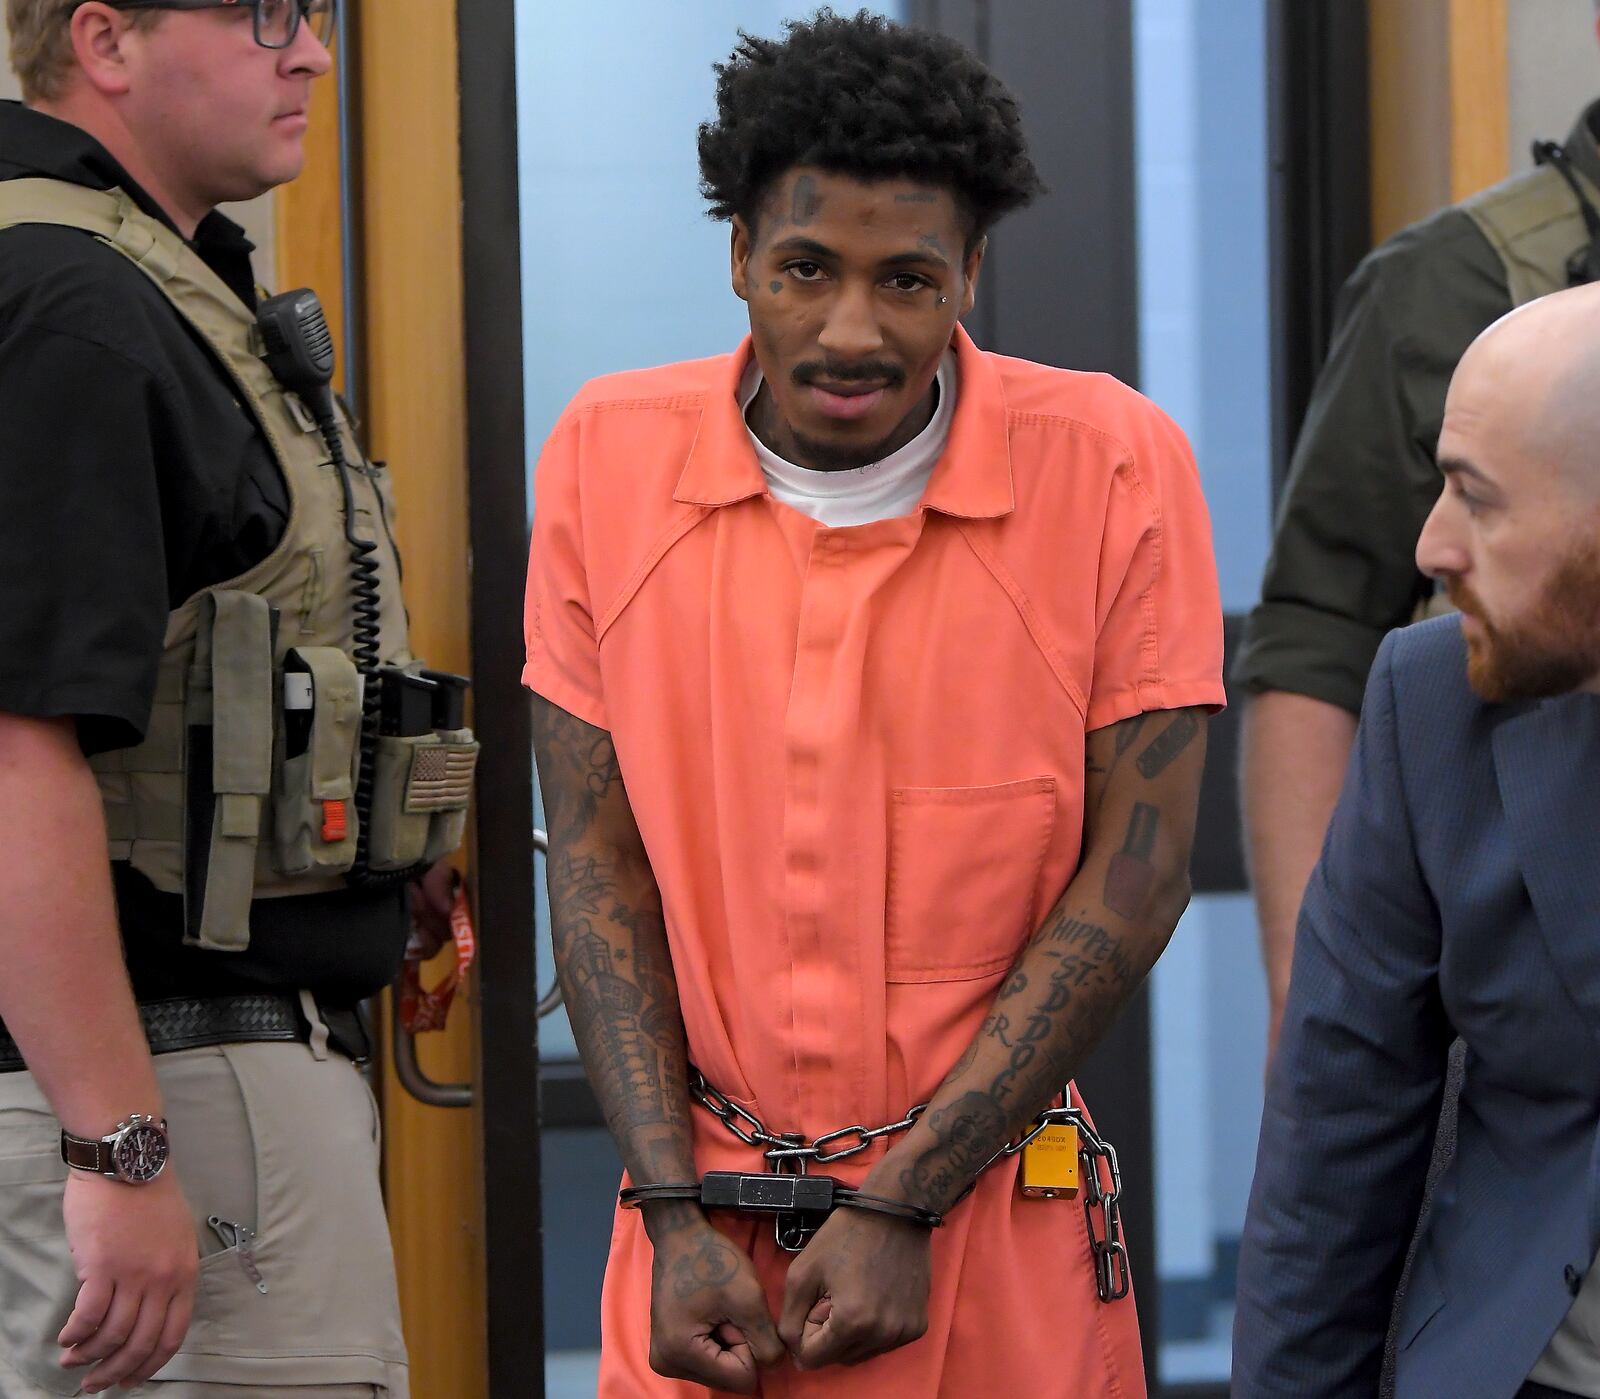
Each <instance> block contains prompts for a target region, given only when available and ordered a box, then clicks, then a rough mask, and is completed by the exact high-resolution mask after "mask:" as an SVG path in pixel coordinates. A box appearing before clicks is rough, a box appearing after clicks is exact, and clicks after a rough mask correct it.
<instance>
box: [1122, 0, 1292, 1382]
mask: <svg viewBox="0 0 1600 1399" xmlns="http://www.w3.org/2000/svg"><path fill="white" fill-rule="evenodd" d="M1134 70H1135V82H1136V121H1137V131H1136V161H1137V172H1136V174H1137V191H1138V201H1139V202H1138V212H1139V271H1140V287H1139V292H1140V303H1141V304H1140V357H1141V363H1142V371H1141V378H1142V381H1143V382H1142V387H1143V389H1144V391H1145V392H1146V393H1147V394H1149V395H1150V396H1151V397H1152V398H1153V399H1155V401H1156V402H1157V403H1159V404H1160V405H1161V406H1162V407H1163V408H1165V409H1166V410H1167V411H1168V412H1169V413H1171V414H1172V416H1173V417H1174V418H1175V419H1176V420H1177V421H1178V423H1179V424H1181V425H1182V427H1183V428H1184V430H1185V431H1186V432H1187V433H1188V435H1189V438H1190V441H1191V442H1192V444H1193V446H1194V450H1195V456H1196V459H1197V460H1198V462H1199V465H1200V474H1201V478H1202V480H1203V482H1204V485H1205V491H1206V498H1207V501H1208V503H1209V505H1210V508H1211V515H1212V528H1213V533H1214V538H1215V542H1216V550H1217V565H1218V572H1219V575H1220V580H1221V585H1222V603H1223V608H1224V610H1226V611H1229V612H1242V611H1246V610H1248V609H1249V608H1250V607H1251V606H1252V605H1253V604H1254V602H1255V600H1256V597H1257V595H1258V591H1259V588H1260V583H1261V573H1262V569H1263V567H1264V565H1265V562H1266V554H1267V547H1268V542H1269V531H1270V481H1271V471H1270V452H1271V436H1270V433H1271V364H1270V339H1269V336H1270V309H1269V288H1268V266H1269V259H1268V223H1267V173H1268V172H1267V107H1266V93H1267V82H1266V77H1267V74H1266V6H1265V3H1264V0H1230V2H1229V3H1228V4H1225V5H1218V4H1209V3H1205V0H1135V4H1134ZM1152 996H1153V999H1152V1006H1151V1014H1152V1019H1151V1025H1152V1039H1153V1047H1152V1056H1153V1077H1154V1083H1153V1093H1154V1101H1153V1111H1154V1119H1155V1135H1156V1162H1155V1170H1156V1271H1157V1279H1156V1281H1157V1287H1158V1290H1159V1295H1160V1326H1161V1334H1160V1337H1159V1345H1158V1355H1159V1371H1160V1379H1161V1382H1162V1383H1163V1384H1169V1385H1171V1384H1204V1383H1217V1382H1226V1380H1227V1379H1228V1374H1229V1369H1230V1333H1231V1330H1232V1322H1233V1318H1232V1303H1233V1280H1234V1272H1235V1262H1236V1259H1237V1256H1238V1242H1239V1235H1240V1232H1241V1229H1242V1226H1243V1223H1244V1211H1245V1204H1246V1201H1247V1199H1248V1195H1249V1186H1250V1178H1251V1174H1252V1172H1253V1170H1254V1166H1255V1145H1256V1136H1257V1132H1258V1130H1259V1126H1260V1118H1261V1075H1262V1066H1263V1061H1264V1058H1265V1052H1266V1023H1267V1008H1266V990H1265V986H1264V983H1263V979H1262V975H1261V970H1260V958H1259V953H1258V951H1257V932H1256V922H1255V913H1254V907H1253V905H1252V903H1251V901H1250V898H1249V896H1248V895H1246V894H1234V895H1216V896H1209V897H1203V898H1197V899H1196V900H1195V901H1194V904H1193V905H1192V907H1191V908H1190V909H1189V911H1188V913H1187V914H1186V915H1185V916H1184V919H1183V921H1182V923H1180V924H1179V927H1178V931H1177V933H1176V935H1175V936H1174V937H1173V940H1172V943H1171V945H1170V946H1169V947H1168V949H1167V952H1166V954H1165V955H1164V956H1163V957H1162V959H1161V961H1160V962H1159V963H1158V964H1157V966H1156V970H1155V973H1154V975H1153V978H1152Z"/></svg>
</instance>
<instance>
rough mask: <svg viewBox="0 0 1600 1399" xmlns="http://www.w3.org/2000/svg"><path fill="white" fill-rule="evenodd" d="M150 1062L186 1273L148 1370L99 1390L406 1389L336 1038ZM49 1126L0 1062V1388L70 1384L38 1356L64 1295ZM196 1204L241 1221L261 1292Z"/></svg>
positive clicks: (385, 1255)
mask: <svg viewBox="0 0 1600 1399" xmlns="http://www.w3.org/2000/svg"><path fill="white" fill-rule="evenodd" d="M319 1055H320V1057H319ZM155 1062H156V1071H157V1076H158V1077H159V1079H160V1082H161V1091H162V1096H163V1098H164V1100H165V1103H166V1111H167V1124H168V1128H169V1130H170V1132H171V1136H172V1167H171V1169H173V1170H175V1171H176V1172H177V1174H178V1180H179V1183H180V1184H181V1185H182V1187H183V1192H184V1195H185V1197H186V1198H187V1199H188V1201H189V1207H190V1209H191V1210H192V1211H193V1213H194V1216H195V1230H196V1233H197V1235H198V1236H199V1240H200V1253H201V1260H200V1281H199V1286H198V1291H197V1294H196V1299H195V1315H194V1321H193V1323H192V1324H191V1326H190V1328H189V1334H188V1336H187V1337H186V1338H185V1340H184V1343H183V1348H182V1349H181V1350H180V1351H179V1352H178V1353H177V1355H175V1356H174V1357H173V1358H172V1360H171V1361H169V1362H168V1364H167V1365H166V1366H165V1367H164V1368H163V1369H162V1371H161V1373H160V1375H159V1376H158V1377H157V1378H156V1379H154V1380H151V1381H149V1382H148V1383H147V1384H145V1385H142V1386H141V1387H140V1388H139V1389H137V1390H134V1391H124V1390H118V1391H117V1393H119V1394H120V1393H132V1394H136V1395H140V1396H148V1399H230V1396H237V1395H241V1394H249V1395H255V1396H261V1399H267V1397H268V1396H274V1395H278V1394H280V1393H282V1394H283V1395H284V1396H285V1399H291V1396H292V1399H366V1397H367V1396H378V1397H379V1399H406V1397H407V1395H408V1387H407V1378H406V1376H407V1370H406V1358H405V1345H404V1342H403V1340H402V1338H401V1334H400V1315H399V1303H398V1299H397V1296H396V1291H395V1275H394V1255H393V1252H392V1250H391V1248H390V1243H389V1231H388V1223H387V1220H386V1219H385V1217H384V1212H383V1200H382V1197H381V1195H380V1192H379V1177H378V1115H377V1107H376V1104H375V1103H374V1102H373V1099H372V1095H371V1093H370V1092H369V1091H368V1089H367V1086H366V1083H365V1081H364V1080H363V1079H362V1077H361V1075H360V1073H359V1072H358V1071H357V1070H356V1068H355V1067H354V1065H352V1064H351V1063H350V1061H349V1060H348V1059H346V1058H344V1056H342V1055H341V1054H339V1053H338V1052H337V1051H334V1052H324V1051H321V1050H318V1051H315V1052H314V1051H313V1050H312V1049H311V1048H310V1047H308V1046H306V1045H302V1044H238V1045H224V1046H222V1047H220V1048H211V1049H195V1050H185V1051H181V1052H179V1053H176V1054H163V1055H160V1056H158V1057H157V1059H156V1061H155ZM108 1125H109V1124H108ZM59 1130H60V1129H59V1124H58V1123H57V1122H56V1119H55V1117H54V1116H53V1115H52V1113H51V1112H50V1109H49V1106H48V1105H47V1104H46V1102H45V1100H44V1097H43V1095H42V1094H41V1093H40V1092H39V1089H38V1087H37V1085H36V1084H35V1082H34V1080H33V1076H32V1075H31V1074H29V1073H26V1072H19V1073H9V1074H0V1399H45V1396H52V1395H72V1394H76V1393H78V1383H79V1380H80V1378H81V1372H71V1371H66V1370H63V1369H62V1368H61V1367H60V1366H59V1365H58V1364H57V1363H56V1356H57V1354H58V1347H57V1346H56V1344H55V1335H56V1333H57V1332H58V1331H59V1330H60V1329H61V1327H62V1326H63V1325H64V1324H65V1322H66V1319H67V1316H68V1315H69V1314H70V1312H71V1310H72V1305H73V1301H74V1299H75V1298H76V1295H77V1291H78V1281H77V1278H76V1276H75V1275H74V1272H73V1268H72V1261H71V1258H70V1256H69V1253H68V1250H67V1244H66V1239H65V1233H64V1229H63V1225H62V1220H61V1190H62V1183H63V1181H64V1179H65V1176H66V1167H65V1166H64V1165H63V1164H62V1162H61V1151H60V1138H59ZM129 1188H130V1189H132V1188H134V1187H129ZM212 1217H216V1218H218V1219H220V1220H226V1221H229V1222H232V1223H235V1224H242V1225H244V1226H246V1227H247V1228H249V1229H253V1230H254V1231H255V1234H256V1238H255V1240H254V1242H253V1262H254V1265H255V1270H256V1272H257V1273H259V1275H260V1280H261V1282H262V1283H263V1284H264V1285H265V1287H266V1291H265V1292H262V1291H260V1290H259V1289H258V1285H257V1282H256V1280H255V1278H254V1277H252V1276H251V1274H250V1272H249V1269H248V1267H247V1262H246V1260H245V1259H243V1258H241V1257H240V1254H239V1250H238V1249H237V1248H227V1247H224V1242H223V1239H222V1237H221V1236H220V1235H219V1233H218V1231H217V1230H216V1229H214V1228H213V1227H211V1225H210V1224H209V1222H208V1221H209V1220H210V1219H211V1218H212ZM224 1232H226V1231H224Z"/></svg>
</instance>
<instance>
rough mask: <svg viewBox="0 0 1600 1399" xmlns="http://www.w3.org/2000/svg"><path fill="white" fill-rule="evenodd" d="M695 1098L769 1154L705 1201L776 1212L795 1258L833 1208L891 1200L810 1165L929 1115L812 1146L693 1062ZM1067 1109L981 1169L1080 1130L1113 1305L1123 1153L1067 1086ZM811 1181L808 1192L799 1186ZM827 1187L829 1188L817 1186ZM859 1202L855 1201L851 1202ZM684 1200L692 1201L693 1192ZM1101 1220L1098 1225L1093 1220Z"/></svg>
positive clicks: (717, 1183)
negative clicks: (758, 1168) (1047, 1136)
mask: <svg viewBox="0 0 1600 1399" xmlns="http://www.w3.org/2000/svg"><path fill="white" fill-rule="evenodd" d="M689 1094H690V1096H691V1097H692V1098H693V1099H694V1100H695V1102H696V1103H698V1104H699V1105H700V1106H701V1107H702V1108H704V1109H705V1110H706V1111H707V1112H709V1113H710V1114H711V1115H712V1116H713V1117H715V1118H716V1119H717V1120H718V1121H719V1122H721V1123H722V1125H723V1126H724V1127H726V1128H727V1129H728V1130H729V1131H730V1132H732V1133H733V1135H734V1136H736V1137H737V1138H738V1139H739V1140H740V1141H742V1142H743V1143H744V1144H745V1145H746V1146H758V1147H761V1148H763V1151H762V1155H763V1157H764V1158H765V1160H766V1162H767V1167H768V1174H765V1175H763V1174H752V1175H742V1174H740V1173H738V1172H730V1171H713V1172H711V1174H709V1175H708V1176H707V1177H706V1178H705V1180H704V1182H702V1184H701V1186H700V1195H699V1199H700V1202H701V1204H702V1205H704V1206H705V1207H706V1208H708V1209H714V1208H728V1209H738V1210H743V1211H746V1212H758V1213H769V1212H770V1213H775V1214H776V1215H777V1219H776V1221H775V1226H774V1228H775V1233H776V1237H777V1241H778V1246H779V1247H780V1248H782V1249H785V1250H787V1251H788V1252H790V1253H798V1252H800V1250H801V1249H803V1248H804V1247H805V1246H806V1243H807V1241H808V1240H809V1239H810V1238H811V1236H812V1235H813V1234H815V1233H816V1232H817V1230H818V1229H820V1228H821V1227H822V1224H823V1222H824V1221H825V1220H826V1218H827V1216H828V1213H829V1212H830V1211H831V1210H832V1208H833V1206H834V1205H835V1204H846V1205H856V1206H857V1207H860V1208H875V1209H879V1210H880V1212H882V1213H890V1212H891V1211H888V1210H883V1209H881V1206H882V1205H884V1204H885V1203H887V1202H885V1201H882V1200H880V1199H879V1198H878V1197H876V1196H865V1197H862V1196H860V1192H857V1191H853V1190H851V1189H850V1187H848V1186H844V1185H841V1184H840V1183H839V1182H837V1181H835V1180H833V1178H832V1177H830V1176H822V1177H816V1176H808V1175H807V1167H808V1166H812V1165H817V1166H826V1165H830V1164H832V1163H833V1162H835V1161H843V1160H845V1159H847V1158H848V1157H851V1156H858V1155H860V1153H862V1152H863V1151H865V1150H866V1149H867V1148H868V1147H869V1146H871V1145H872V1143H873V1142H875V1141H878V1140H879V1139H880V1138H882V1137H888V1136H892V1135H894V1134H895V1133H897V1132H905V1131H908V1130H910V1128H911V1127H912V1126H913V1125H915V1123H916V1121H917V1119H918V1118H919V1117H921V1116H922V1114H923V1113H924V1112H926V1111H927V1110H928V1104H927V1103H918V1104H917V1105H916V1106H915V1107H914V1108H912V1109H910V1111H908V1112H907V1113H906V1115H905V1116H904V1117H902V1118H901V1119H900V1120H899V1121H898V1122H888V1123H885V1124H884V1125H883V1126H881V1127H864V1126H860V1125H855V1126H850V1127H841V1128H839V1129H838V1130H837V1131H834V1132H824V1133H823V1134H822V1135H821V1136H820V1137H813V1138H812V1139H811V1140H810V1141H807V1140H806V1139H805V1137H804V1136H803V1135H801V1134H800V1133H797V1132H773V1131H769V1130H768V1129H767V1128H766V1127H765V1126H764V1125H763V1124H762V1123H761V1121H760V1119H759V1118H757V1117H756V1116H755V1115H754V1114H753V1113H750V1112H747V1111H746V1110H745V1109H744V1108H742V1107H740V1106H739V1105H738V1104H737V1103H736V1102H734V1101H733V1100H732V1099H731V1098H729V1097H727V1096H726V1095H725V1094H723V1093H719V1092H718V1091H717V1090H716V1089H715V1088H714V1087H712V1086H711V1084H710V1083H708V1082H707V1081H706V1077H705V1075H704V1074H702V1073H701V1072H700V1070H699V1069H697V1068H695V1067H694V1066H693V1065H692V1064H691V1065H690V1066H689ZM1061 1104H1062V1105H1061V1106H1060V1107H1051V1108H1046V1109H1045V1110H1044V1111H1043V1112H1041V1113H1040V1114H1039V1115H1038V1117H1036V1118H1034V1120H1033V1123H1032V1125H1031V1126H1030V1127H1029V1128H1028V1130H1027V1131H1025V1132H1024V1133H1023V1134H1022V1135H1021V1136H1020V1137H1018V1138H1017V1139H1016V1140H1015V1141H1012V1142H1007V1143H1006V1144H1005V1145H1004V1146H1002V1147H1001V1148H1000V1150H999V1151H997V1152H995V1154H994V1155H993V1156H991V1157H990V1158H989V1159H988V1160H987V1161H985V1162H984V1163H983V1165H982V1166H980V1167H979V1168H978V1171H977V1175H982V1174H983V1172H984V1171H987V1170H988V1169H989V1167H991V1166H993V1165H994V1164H995V1163H996V1162H998V1161H1002V1160H1004V1159H1005V1158H1006V1157H1007V1156H1015V1155H1016V1154H1017V1153H1018V1152H1019V1151H1021V1150H1022V1149H1023V1147H1025V1146H1027V1144H1028V1143H1029V1142H1031V1141H1032V1140H1033V1139H1034V1138H1035V1137H1037V1136H1038V1135H1039V1134H1040V1133H1041V1132H1043V1131H1044V1130H1045V1129H1046V1128H1047V1127H1050V1126H1053V1125H1055V1124H1057V1123H1060V1124H1064V1125H1068V1126H1072V1127H1076V1128H1077V1129H1078V1142H1079V1147H1078V1155H1079V1158H1080V1162H1081V1166H1082V1181H1083V1185H1082V1190H1083V1212H1084V1217H1085V1219H1086V1220H1087V1221H1088V1226H1089V1247H1090V1249H1091V1251H1092V1253H1093V1256H1094V1271H1095V1287H1096V1290H1097V1291H1098V1292H1099V1294H1100V1300H1101V1301H1102V1302H1114V1301H1117V1300H1118V1299H1119V1298H1122V1297H1126V1296H1127V1295H1128V1248H1127V1245H1126V1244H1125V1243H1124V1241H1123V1237H1122V1210H1121V1206H1120V1204H1119V1201H1120V1200H1121V1198H1122V1171H1121V1169H1120V1168H1119V1166H1118V1164H1117V1151H1116V1148H1115V1147H1114V1146H1112V1145H1111V1143H1110V1142H1108V1141H1107V1140H1106V1139H1105V1138H1104V1137H1102V1136H1101V1135H1100V1134H1099V1133H1098V1132H1096V1131H1095V1129H1094V1128H1093V1127H1092V1126H1090V1125H1089V1120H1088V1118H1087V1117H1086V1116H1085V1115H1084V1113H1083V1111H1082V1110H1081V1109H1080V1108H1075V1107H1073V1106H1072V1097H1071V1094H1070V1093H1069V1091H1068V1090H1067V1089H1065V1088H1063V1089H1062V1090H1061ZM1101 1161H1104V1162H1105V1164H1106V1175H1107V1176H1108V1177H1109V1179H1110V1182H1111V1183H1110V1185H1109V1187H1108V1186H1106V1185H1105V1184H1104V1183H1103V1182H1102V1181H1101V1179H1100V1169H1099V1166H1100V1162H1101ZM774 1176H776V1177H778V1178H779V1179H784V1178H787V1179H789V1180H791V1181H793V1182H795V1183H794V1184H793V1185H791V1186H788V1187H787V1188H786V1187H784V1186H780V1185H777V1184H776V1183H775V1182H774V1180H773V1177H774ZM802 1180H804V1181H806V1182H807V1183H808V1185H807V1186H802V1185H800V1184H799V1182H800V1181H802ZM823 1182H826V1186H827V1188H819V1187H820V1186H821V1184H822V1183H823ZM976 1183H977V1181H976V1178H974V1180H973V1181H972V1182H971V1183H970V1184H968V1186H967V1188H966V1190H963V1191H962V1192H961V1195H960V1196H958V1197H957V1198H958V1199H961V1198H964V1197H965V1196H966V1194H967V1193H968V1192H969V1191H971V1190H972V1188H973V1186H974V1185H976ZM853 1197H854V1198H853ZM683 1198H689V1196H688V1194H687V1191H686V1190H685V1193H684V1195H683ZM625 1203H629V1202H627V1201H625ZM902 1208H908V1209H910V1210H911V1211H912V1213H911V1214H907V1215H906V1216H905V1217H907V1218H912V1217H913V1216H914V1215H915V1214H922V1215H928V1216H930V1217H929V1218H928V1219H924V1220H921V1221H920V1222H923V1223H934V1224H937V1223H938V1222H939V1216H938V1215H936V1214H931V1212H930V1211H925V1210H923V1211H918V1210H917V1209H916V1207H915V1206H910V1207H905V1206H903V1207H902ZM1097 1212H1098V1214H1099V1220H1098V1222H1097V1220H1096V1218H1095V1216H1096V1213H1097Z"/></svg>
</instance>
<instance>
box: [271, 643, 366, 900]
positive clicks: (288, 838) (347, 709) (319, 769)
mask: <svg viewBox="0 0 1600 1399" xmlns="http://www.w3.org/2000/svg"><path fill="white" fill-rule="evenodd" d="M280 682H281V683H280V685H279V697H278V702H279V706H280V708H279V723H278V752H277V764H276V771H275V773H274V774H273V785H272V828H273V854H274V864H275V865H276V867H277V869H278V872H279V873H280V874H286V875H298V874H307V873H316V874H319V875H338V874H345V873H348V871H349V870H350V868H351V866H352V865H354V864H355V859H356V837H357V834H358V823H357V816H356V804H355V791H356V771H357V764H358V762H359V759H360V752H361V677H360V675H359V674H358V673H357V671H356V667H355V662H354V661H352V660H351V659H350V657H349V656H347V655H345V653H344V652H343V651H341V650H339V649H338V648H337V647H334V646H302V647H299V648H298V649H291V650H290V651H289V652H288V653H287V654H286V655H285V656H284V660H283V670H282V674H281V677H280Z"/></svg>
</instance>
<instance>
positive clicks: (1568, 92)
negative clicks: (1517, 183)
mask: <svg viewBox="0 0 1600 1399" xmlns="http://www.w3.org/2000/svg"><path fill="white" fill-rule="evenodd" d="M1506 9H1507V12H1508V13H1507V21H1506V23H1507V30H1508V32H1507V43H1508V51H1509V60H1508V63H1507V87H1508V94H1507V96H1508V104H1509V107H1510V127H1511V151H1510V157H1511V164H1510V168H1511V169H1512V170H1524V169H1526V168H1527V167H1528V166H1529V165H1530V164H1532V158H1531V157H1530V156H1529V154H1528V147H1529V146H1530V145H1531V144H1532V142H1533V141H1534V139H1535V138H1539V139H1543V140H1547V141H1563V140H1565V139H1566V136H1567V132H1568V131H1569V130H1571V128H1572V123H1573V121H1574V119H1575V118H1576V117H1577V114H1578V113H1579V112H1580V111H1581V110H1582V109H1583V108H1584V107H1586V106H1587V105H1588V104H1589V103H1590V102H1592V101H1594V100H1595V98H1597V97H1600V40H1597V39H1596V37H1595V11H1594V4H1593V0H1512V3H1511V4H1510V5H1508V6H1507V7H1506Z"/></svg>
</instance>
